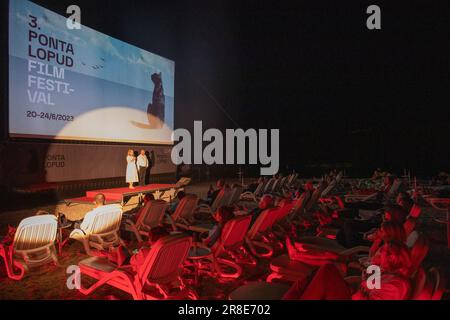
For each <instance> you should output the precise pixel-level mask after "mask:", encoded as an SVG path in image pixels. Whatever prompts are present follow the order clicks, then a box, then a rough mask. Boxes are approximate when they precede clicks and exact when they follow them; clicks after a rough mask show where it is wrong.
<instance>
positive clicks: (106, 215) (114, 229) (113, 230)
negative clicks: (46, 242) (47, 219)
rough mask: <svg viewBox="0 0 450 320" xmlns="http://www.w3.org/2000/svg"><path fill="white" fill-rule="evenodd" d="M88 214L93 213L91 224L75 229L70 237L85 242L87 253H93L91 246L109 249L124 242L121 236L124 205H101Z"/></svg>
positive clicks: (98, 248)
mask: <svg viewBox="0 0 450 320" xmlns="http://www.w3.org/2000/svg"><path fill="white" fill-rule="evenodd" d="M88 214H92V220H91V221H90V223H89V225H87V226H85V227H83V229H81V226H80V229H74V230H73V231H72V232H71V234H70V238H72V239H75V240H78V241H81V242H82V243H83V247H84V249H85V251H86V253H87V254H89V255H92V251H91V248H95V249H97V250H108V249H109V248H110V247H113V246H116V245H118V244H120V243H122V240H121V239H120V236H119V229H120V224H121V220H122V207H121V206H120V205H117V204H110V205H106V206H101V207H98V208H95V209H94V210H92V211H91V212H89V213H88ZM88 214H87V215H88ZM87 215H86V217H87ZM86 217H85V219H86Z"/></svg>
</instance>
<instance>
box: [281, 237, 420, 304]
mask: <svg viewBox="0 0 450 320" xmlns="http://www.w3.org/2000/svg"><path fill="white" fill-rule="evenodd" d="M370 264H372V265H376V266H379V267H380V270H381V274H380V282H381V285H380V287H379V288H368V281H366V279H365V277H362V278H361V282H360V283H359V288H358V289H356V290H355V289H354V288H352V287H351V286H350V284H349V283H347V282H346V281H345V280H344V276H343V274H342V272H341V270H340V269H339V268H338V267H337V266H336V265H335V264H331V263H327V264H324V265H322V266H321V267H320V268H319V269H318V271H317V272H315V273H314V274H313V275H312V276H310V277H308V278H306V279H303V280H300V281H297V282H295V283H294V285H293V286H292V287H291V288H290V290H289V291H288V292H287V293H286V294H285V295H284V297H283V299H286V300H406V299H408V298H409V296H410V294H411V291H412V285H411V279H410V277H411V271H412V261H411V255H410V252H409V250H408V248H407V247H406V245H405V244H403V243H401V242H399V241H389V242H387V243H386V244H384V245H383V246H382V247H381V248H380V249H379V250H378V251H377V252H376V254H375V255H374V256H373V257H372V259H371V261H370ZM369 282H370V281H369Z"/></svg>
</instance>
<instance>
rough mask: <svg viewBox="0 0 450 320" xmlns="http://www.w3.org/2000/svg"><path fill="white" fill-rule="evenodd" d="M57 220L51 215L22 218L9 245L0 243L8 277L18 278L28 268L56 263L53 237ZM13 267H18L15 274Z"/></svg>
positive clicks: (56, 227)
mask: <svg viewBox="0 0 450 320" xmlns="http://www.w3.org/2000/svg"><path fill="white" fill-rule="evenodd" d="M57 229H58V222H57V219H56V217H55V216H53V215H40V216H34V217H29V218H26V219H23V220H22V221H21V222H20V224H19V226H18V227H17V230H16V232H15V235H14V241H13V243H12V245H11V246H3V245H0V256H2V257H3V260H4V262H5V266H6V271H7V274H8V277H9V278H11V279H13V280H20V279H21V278H22V277H23V276H24V274H25V271H27V270H28V269H29V268H33V267H37V266H40V265H44V264H47V263H49V262H53V263H55V264H56V265H58V256H57V254H56V249H55V239H56V233H57ZM14 269H18V271H19V273H18V274H16V273H15V271H14Z"/></svg>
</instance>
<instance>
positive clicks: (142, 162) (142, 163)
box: [137, 150, 148, 186]
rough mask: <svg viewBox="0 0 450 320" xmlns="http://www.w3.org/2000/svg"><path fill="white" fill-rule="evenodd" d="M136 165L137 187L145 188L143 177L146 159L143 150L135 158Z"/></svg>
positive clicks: (146, 163)
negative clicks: (137, 173)
mask: <svg viewBox="0 0 450 320" xmlns="http://www.w3.org/2000/svg"><path fill="white" fill-rule="evenodd" d="M137 165H138V170H139V185H140V186H145V175H146V173H147V169H148V158H147V155H146V154H145V150H141V154H140V155H139V156H138V157H137Z"/></svg>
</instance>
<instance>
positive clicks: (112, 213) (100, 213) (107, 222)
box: [83, 204, 122, 234]
mask: <svg viewBox="0 0 450 320" xmlns="http://www.w3.org/2000/svg"><path fill="white" fill-rule="evenodd" d="M93 211H94V212H95V216H94V217H93V219H92V223H91V224H90V225H89V226H88V227H87V229H86V230H83V231H84V232H86V234H105V233H110V232H113V231H118V230H119V228H120V223H121V221H122V208H121V207H120V206H119V205H117V204H109V205H106V206H101V207H98V208H96V209H94V210H93Z"/></svg>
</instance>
